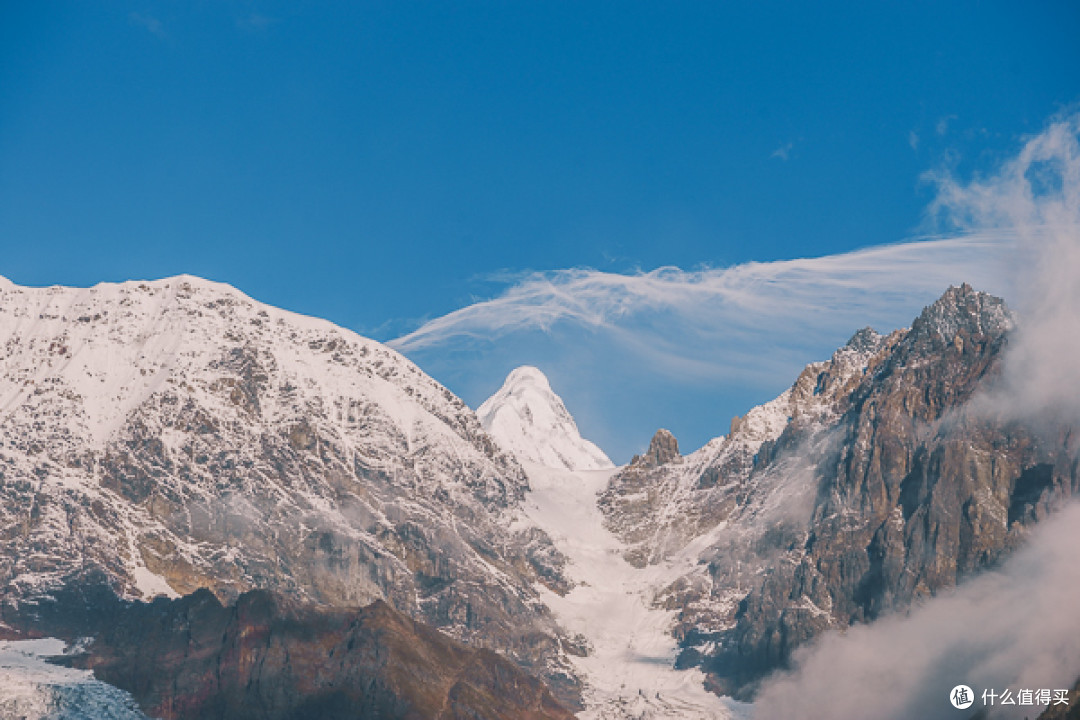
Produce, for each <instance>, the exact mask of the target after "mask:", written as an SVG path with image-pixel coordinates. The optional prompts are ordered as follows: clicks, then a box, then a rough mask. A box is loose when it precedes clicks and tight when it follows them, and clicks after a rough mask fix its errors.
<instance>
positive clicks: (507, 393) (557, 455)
mask: <svg viewBox="0 0 1080 720" xmlns="http://www.w3.org/2000/svg"><path fill="white" fill-rule="evenodd" d="M476 415H477V417H478V418H479V419H480V424H481V425H483V426H484V429H485V430H487V431H488V432H489V433H490V434H491V436H492V437H493V438H495V440H496V442H498V443H499V445H500V446H502V447H503V448H505V449H506V450H508V451H509V452H511V453H512V454H513V455H514V456H515V457H517V458H518V460H523V461H526V462H530V463H535V464H538V465H543V466H545V467H552V468H562V469H565V470H603V469H606V468H612V467H615V466H614V465H613V464H612V462H611V460H609V459H608V456H607V455H605V454H604V452H603V451H602V450H601V449H600V448H598V447H597V446H596V445H594V444H593V443H591V442H589V441H588V440H586V439H584V438H583V437H581V433H580V432H578V427H577V423H575V422H574V418H573V417H572V416H571V415H570V412H569V411H568V410H567V409H566V405H564V404H563V401H562V398H560V397H559V396H558V395H556V394H555V393H554V392H553V391H552V389H551V385H550V384H549V383H548V379H547V377H546V376H545V375H544V373H542V372H541V371H540V370H539V369H537V368H535V367H530V366H527V365H526V366H522V367H519V368H517V369H516V370H514V371H513V372H511V373H510V375H509V376H507V378H506V382H504V383H503V386H502V387H501V388H500V389H499V390H498V392H496V393H495V394H494V395H492V396H491V397H490V398H488V399H487V400H485V401H484V403H483V404H482V405H481V406H480V407H479V409H478V410H477V411H476Z"/></svg>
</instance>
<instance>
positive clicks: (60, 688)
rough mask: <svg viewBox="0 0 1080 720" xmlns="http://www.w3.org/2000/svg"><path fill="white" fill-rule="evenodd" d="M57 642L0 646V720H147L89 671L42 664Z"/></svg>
mask: <svg viewBox="0 0 1080 720" xmlns="http://www.w3.org/2000/svg"><path fill="white" fill-rule="evenodd" d="M63 652H64V643H63V641H61V640H55V639H48V638H47V639H43V640H18V641H12V642H2V641H0V717H4V718H18V719H19V720H148V719H147V717H146V715H144V714H143V713H142V712H141V711H140V710H139V708H138V705H136V704H135V701H134V699H132V697H131V695H129V694H128V693H126V692H124V691H123V690H120V689H118V688H115V687H113V686H112V685H108V684H106V683H103V682H101V681H99V680H96V679H94V674H93V673H92V672H90V671H89V670H75V669H72V668H65V667H61V666H59V665H53V664H52V663H49V662H46V658H49V657H55V656H58V655H61V654H63Z"/></svg>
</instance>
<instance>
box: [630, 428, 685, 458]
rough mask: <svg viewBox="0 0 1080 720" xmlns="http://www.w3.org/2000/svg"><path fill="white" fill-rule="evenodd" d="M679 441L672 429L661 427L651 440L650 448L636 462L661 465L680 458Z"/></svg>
mask: <svg viewBox="0 0 1080 720" xmlns="http://www.w3.org/2000/svg"><path fill="white" fill-rule="evenodd" d="M681 457H682V455H680V454H679V441H678V440H676V439H675V436H674V435H672V434H671V431H670V430H666V429H664V428H660V429H659V430H657V431H656V433H655V434H654V435H653V436H652V440H650V441H649V449H648V450H647V451H645V455H644V456H641V455H639V456H637V457H636V458H635V459H634V462H635V463H636V464H638V465H644V466H645V467H660V466H661V465H666V464H668V463H669V462H674V461H676V460H678V459H680V458H681Z"/></svg>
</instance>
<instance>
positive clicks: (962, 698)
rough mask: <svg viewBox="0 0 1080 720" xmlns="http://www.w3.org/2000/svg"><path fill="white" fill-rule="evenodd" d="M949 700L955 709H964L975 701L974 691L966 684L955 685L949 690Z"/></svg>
mask: <svg viewBox="0 0 1080 720" xmlns="http://www.w3.org/2000/svg"><path fill="white" fill-rule="evenodd" d="M949 702H951V703H952V706H953V707H954V708H956V709H957V710H965V709H967V708H969V707H971V704H972V703H973V702H975V691H974V690H972V689H971V688H969V687H968V686H967V685H957V686H956V687H954V688H953V689H952V690H950V691H949Z"/></svg>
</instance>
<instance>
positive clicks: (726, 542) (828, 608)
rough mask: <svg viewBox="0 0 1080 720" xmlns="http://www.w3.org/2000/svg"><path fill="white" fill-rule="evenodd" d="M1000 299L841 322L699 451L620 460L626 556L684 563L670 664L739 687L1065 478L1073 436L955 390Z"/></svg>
mask: <svg viewBox="0 0 1080 720" xmlns="http://www.w3.org/2000/svg"><path fill="white" fill-rule="evenodd" d="M1012 325H1013V320H1012V318H1011V316H1010V314H1009V312H1008V310H1007V309H1006V308H1005V306H1004V303H1002V302H1001V301H1000V300H998V299H996V298H992V297H989V296H987V295H984V294H981V293H977V292H975V291H973V290H972V289H971V288H970V287H967V286H963V287H959V288H952V289H950V290H949V291H948V292H947V293H946V294H945V295H944V296H943V297H942V298H941V299H940V300H939V301H938V302H936V303H935V304H934V305H932V306H930V307H928V308H927V309H926V310H925V311H924V312H923V313H922V315H921V316H920V317H919V318H918V319H916V321H915V322H914V323H913V324H912V327H911V329H910V330H906V331H897V332H895V333H893V334H891V335H889V336H888V337H882V336H879V335H877V334H876V333H873V332H872V331H862V332H860V333H858V334H857V335H856V336H855V337H854V338H852V341H851V342H850V343H849V344H848V345H847V346H846V347H844V348H842V349H841V350H839V351H837V353H836V354H835V355H834V356H833V357H832V358H831V359H830V360H829V361H828V362H825V363H816V364H814V365H811V366H809V367H807V369H806V370H805V371H804V372H803V373H802V374H801V375H800V377H799V378H798V379H797V380H796V382H795V384H794V385H793V386H792V388H791V389H790V390H789V391H787V392H786V393H784V394H783V395H781V396H780V397H779V398H777V399H776V400H774V401H773V402H771V403H769V404H767V405H765V406H762V407H761V408H757V409H755V410H754V411H751V412H750V413H749V414H748V415H747V416H746V417H745V418H740V419H737V420H736V421H734V422H733V423H732V431H731V433H730V434H729V435H728V436H727V437H725V438H720V439H717V440H714V441H712V442H711V443H709V444H708V445H706V446H705V447H704V448H702V449H701V450H700V451H698V452H696V453H694V454H692V455H690V456H687V457H685V458H683V457H678V458H673V459H670V460H668V461H667V462H665V463H663V464H660V465H658V466H657V465H655V464H654V463H649V462H641V461H639V462H637V463H634V464H632V465H631V466H630V467H628V468H626V469H625V470H624V471H623V472H621V473H620V474H619V475H618V476H616V477H615V478H614V479H613V481H612V483H611V485H610V486H609V488H608V489H607V491H606V492H605V493H604V495H603V496H602V507H603V509H604V511H605V513H606V516H607V522H608V525H609V527H611V528H612V529H613V530H615V531H616V532H618V533H620V535H621V536H622V537H623V538H625V539H626V540H627V541H629V542H631V543H632V544H633V547H632V548H631V549H630V550H629V551H628V552H627V556H628V558H629V559H630V560H631V561H633V562H635V563H639V564H644V563H651V562H658V561H659V560H660V559H662V558H664V557H667V556H671V555H673V554H678V553H684V554H685V553H692V554H695V555H696V557H697V558H698V560H699V562H700V563H701V567H700V569H699V570H697V571H695V572H692V573H690V574H688V575H686V576H684V577H683V578H681V579H680V580H679V581H677V582H676V583H673V584H672V585H670V586H669V587H668V588H666V589H665V590H663V591H662V592H660V593H659V594H658V598H657V601H658V602H660V603H663V604H665V605H667V606H668V607H671V608H673V609H678V610H679V621H678V623H677V625H676V628H675V632H676V634H677V635H678V637H679V638H680V640H681V642H682V645H683V648H684V650H683V653H682V655H681V656H680V663H681V664H682V665H684V666H690V665H699V666H700V667H702V668H703V669H705V670H706V671H707V672H708V673H709V675H710V678H711V682H712V687H713V688H714V689H716V690H718V691H720V692H725V693H732V692H734V693H736V694H738V695H740V696H745V695H748V694H750V693H751V692H752V689H753V686H754V683H755V682H756V680H757V679H758V678H760V677H761V676H762V675H763V674H765V673H767V672H769V671H770V670H772V669H774V668H776V667H778V666H782V665H784V664H785V663H786V661H787V659H788V658H789V656H790V653H791V651H792V650H793V649H794V648H795V647H797V646H798V645H799V644H801V643H803V642H805V641H806V640H808V639H810V638H812V637H814V636H816V635H817V634H819V633H820V632H822V631H823V630H825V629H826V628H829V627H833V626H840V627H843V626H846V625H848V624H850V623H853V622H858V621H865V620H870V619H873V618H875V617H878V616H879V615H881V614H882V613H883V612H886V611H888V610H891V609H894V608H899V607H904V606H905V605H907V604H909V603H910V602H912V601H914V600H916V599H917V598H919V597H922V596H926V595H929V594H933V593H934V592H936V591H938V590H940V589H942V588H946V587H950V586H952V585H954V584H955V583H956V582H957V581H958V580H959V579H961V578H963V577H964V576H965V575H967V574H970V573H972V572H974V571H976V570H978V569H980V568H983V567H986V566H988V565H990V564H993V563H994V562H995V561H996V560H998V559H999V558H1000V557H1001V556H1002V554H1003V553H1006V552H1008V551H1009V549H1010V548H1011V547H1013V546H1014V545H1015V544H1016V543H1017V542H1019V541H1020V540H1021V539H1022V538H1023V536H1024V531H1025V527H1026V526H1028V525H1029V524H1030V523H1032V522H1034V521H1036V520H1037V519H1039V518H1040V517H1043V516H1044V515H1045V514H1046V513H1047V512H1050V510H1051V509H1052V508H1053V507H1054V505H1055V504H1056V503H1057V502H1059V501H1061V500H1062V499H1063V498H1065V497H1067V496H1069V495H1071V494H1073V493H1075V492H1076V491H1077V490H1078V489H1080V480H1078V478H1080V476H1078V472H1077V456H1078V445H1077V438H1076V434H1075V429H1074V428H1072V427H1060V426H1059V427H1056V428H1053V429H1051V430H1048V431H1045V432H1038V433H1037V432H1036V431H1035V430H1033V429H1031V428H1029V427H1025V426H1022V425H1020V424H1018V423H1015V422H1010V421H1008V420H1004V419H1001V418H1002V417H1003V416H992V415H990V414H987V413H980V414H975V413H974V412H973V411H972V410H971V407H970V406H969V405H967V403H968V401H969V400H971V399H972V397H974V395H975V394H976V393H978V392H980V391H982V390H988V389H989V388H990V387H991V386H992V384H993V382H994V381H995V379H996V377H997V375H998V373H999V371H1000V363H1001V358H1002V351H1003V349H1004V348H1005V346H1006V344H1007V342H1008V337H1009V330H1010V329H1011V327H1012Z"/></svg>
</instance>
